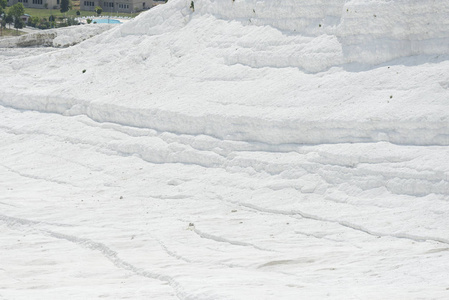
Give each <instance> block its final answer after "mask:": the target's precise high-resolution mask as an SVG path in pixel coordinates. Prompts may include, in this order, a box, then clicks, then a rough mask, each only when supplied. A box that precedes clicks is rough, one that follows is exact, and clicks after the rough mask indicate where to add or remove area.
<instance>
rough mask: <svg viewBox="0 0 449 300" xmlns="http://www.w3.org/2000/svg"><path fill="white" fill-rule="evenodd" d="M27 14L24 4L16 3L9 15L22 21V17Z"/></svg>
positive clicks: (10, 9)
mask: <svg viewBox="0 0 449 300" xmlns="http://www.w3.org/2000/svg"><path fill="white" fill-rule="evenodd" d="M24 13H25V7H24V6H23V4H22V3H20V2H19V3H16V4H14V5H13V6H11V7H10V8H9V14H11V15H12V16H13V17H14V19H20V17H21V16H23V14H24Z"/></svg>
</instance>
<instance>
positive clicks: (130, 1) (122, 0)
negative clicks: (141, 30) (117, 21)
mask: <svg viewBox="0 0 449 300" xmlns="http://www.w3.org/2000/svg"><path fill="white" fill-rule="evenodd" d="M28 1H35V0H28ZM58 1H59V0H58ZM160 3H165V0H80V9H81V10H87V11H94V10H95V7H97V6H100V7H101V8H102V9H103V13H108V12H110V13H113V12H116V13H132V12H138V11H142V10H145V9H149V8H152V7H153V6H155V5H157V4H160Z"/></svg>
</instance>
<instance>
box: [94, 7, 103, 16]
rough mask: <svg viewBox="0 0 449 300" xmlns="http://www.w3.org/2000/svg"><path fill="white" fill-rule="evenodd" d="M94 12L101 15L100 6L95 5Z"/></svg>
mask: <svg viewBox="0 0 449 300" xmlns="http://www.w3.org/2000/svg"><path fill="white" fill-rule="evenodd" d="M95 12H96V13H97V15H101V13H102V12H103V9H102V8H101V7H100V6H96V7H95Z"/></svg>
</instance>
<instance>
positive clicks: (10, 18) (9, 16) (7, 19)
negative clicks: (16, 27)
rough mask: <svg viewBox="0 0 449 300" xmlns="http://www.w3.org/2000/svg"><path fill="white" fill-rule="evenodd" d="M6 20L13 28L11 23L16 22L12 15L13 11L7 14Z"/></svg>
mask: <svg viewBox="0 0 449 300" xmlns="http://www.w3.org/2000/svg"><path fill="white" fill-rule="evenodd" d="M5 22H6V24H8V25H9V29H11V24H12V23H14V17H13V16H12V15H11V13H8V14H7V15H6V17H5Z"/></svg>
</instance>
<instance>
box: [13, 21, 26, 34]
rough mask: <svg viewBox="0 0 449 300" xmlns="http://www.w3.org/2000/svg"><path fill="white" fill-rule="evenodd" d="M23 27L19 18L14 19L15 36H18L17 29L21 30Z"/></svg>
mask: <svg viewBox="0 0 449 300" xmlns="http://www.w3.org/2000/svg"><path fill="white" fill-rule="evenodd" d="M23 25H25V23H24V22H23V20H22V19H21V18H16V19H15V20H14V28H15V29H16V32H17V35H19V29H22V28H23Z"/></svg>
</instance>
